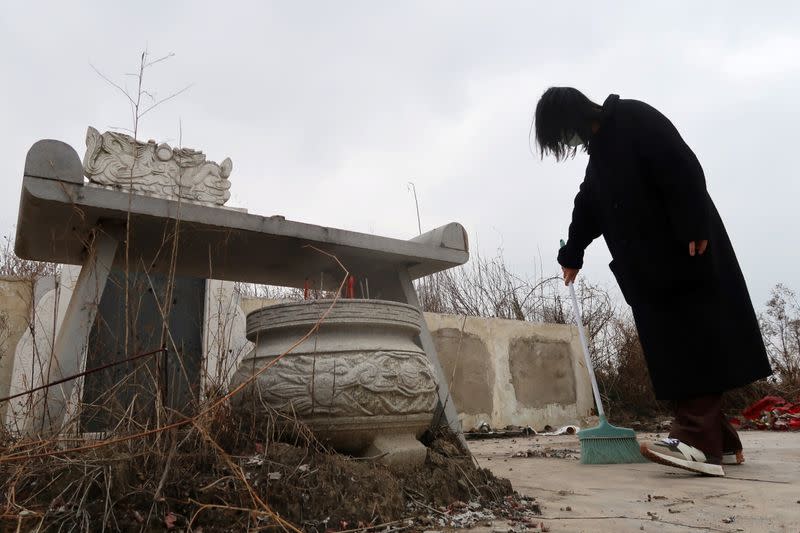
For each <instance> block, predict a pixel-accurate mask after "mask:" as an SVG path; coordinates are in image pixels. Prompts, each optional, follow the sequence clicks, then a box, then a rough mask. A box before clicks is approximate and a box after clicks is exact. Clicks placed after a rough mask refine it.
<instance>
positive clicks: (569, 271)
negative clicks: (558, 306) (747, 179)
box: [561, 267, 580, 285]
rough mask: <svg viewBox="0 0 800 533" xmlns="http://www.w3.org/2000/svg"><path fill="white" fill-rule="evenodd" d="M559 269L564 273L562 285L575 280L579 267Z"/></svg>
mask: <svg viewBox="0 0 800 533" xmlns="http://www.w3.org/2000/svg"><path fill="white" fill-rule="evenodd" d="M561 271H562V272H563V273H564V285H569V284H570V283H573V282H574V281H575V278H577V277H578V272H580V269H579V268H567V267H561Z"/></svg>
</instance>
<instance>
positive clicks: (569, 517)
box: [469, 431, 800, 533]
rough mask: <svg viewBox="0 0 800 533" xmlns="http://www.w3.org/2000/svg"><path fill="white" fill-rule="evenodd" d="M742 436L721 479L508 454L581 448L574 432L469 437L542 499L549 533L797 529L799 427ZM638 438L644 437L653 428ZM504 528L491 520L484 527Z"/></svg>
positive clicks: (482, 457)
mask: <svg viewBox="0 0 800 533" xmlns="http://www.w3.org/2000/svg"><path fill="white" fill-rule="evenodd" d="M663 436H665V435H663V434H662V435H659V437H663ZM741 437H742V442H743V444H744V446H745V455H746V458H747V462H746V463H745V464H744V465H740V466H727V467H725V472H726V476H727V477H725V478H710V477H700V476H694V475H692V474H691V473H689V472H684V471H682V470H678V469H670V468H668V467H664V466H661V465H657V464H650V463H645V464H627V465H582V464H580V463H579V462H578V460H576V459H574V458H571V454H564V453H535V454H534V456H533V457H516V458H515V457H512V455H513V454H514V453H517V452H525V451H526V450H529V449H532V450H534V451H536V450H539V451H541V452H545V451H547V449H548V448H550V449H552V450H562V451H563V450H565V449H566V450H569V449H572V450H576V451H579V450H580V443H579V441H578V439H577V437H575V436H562V437H541V436H536V437H529V438H519V439H497V440H484V441H470V443H469V446H470V448H471V449H472V451H473V453H474V454H475V456H476V458H477V459H478V461H479V462H480V464H481V466H483V467H486V468H489V469H490V470H491V471H492V472H494V473H495V474H496V475H499V476H503V477H506V478H508V479H510V480H511V482H512V484H513V485H514V488H515V489H516V490H517V491H518V492H520V493H522V494H526V495H529V496H534V497H535V498H536V499H537V500H538V501H539V503H540V504H541V506H542V513H543V515H542V516H543V518H542V521H543V522H544V524H545V525H546V526H547V527H548V528H549V530H550V531H551V532H554V533H555V532H587V533H590V532H591V533H599V532H609V533H610V532H615V533H616V532H626V531H631V532H636V531H651V532H692V531H724V532H735V531H746V532H757V533H767V532H793V533H797V532H798V531H800V433H780V432H756V431H746V432H742V433H741ZM638 438H639V441H640V442H642V440H643V439H652V438H656V434H652V433H647V434H640V435H639V436H638ZM541 455H546V456H547V457H538V456H541ZM575 455H577V454H575ZM564 457H566V458H564ZM618 517H624V518H618ZM506 527H507V526H506V525H505V524H501V523H495V524H494V526H493V528H482V529H484V530H486V531H490V530H491V529H495V530H496V529H504V528H506Z"/></svg>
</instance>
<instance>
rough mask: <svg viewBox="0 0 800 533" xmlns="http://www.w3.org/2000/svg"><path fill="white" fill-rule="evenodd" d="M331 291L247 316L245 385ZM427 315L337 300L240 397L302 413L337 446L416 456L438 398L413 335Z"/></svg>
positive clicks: (254, 407)
mask: <svg viewBox="0 0 800 533" xmlns="http://www.w3.org/2000/svg"><path fill="white" fill-rule="evenodd" d="M331 304H332V301H330V300H327V301H326V300H313V301H304V302H292V303H282V304H277V305H271V306H268V307H264V308H261V309H259V310H256V311H253V312H252V313H250V314H249V315H248V316H247V338H248V339H249V340H250V341H252V342H253V343H255V348H254V349H253V351H252V352H251V353H250V354H249V355H248V356H247V357H245V359H244V360H243V361H242V362H241V364H240V366H239V369H238V370H237V372H236V374H235V375H234V377H233V379H232V383H231V386H232V387H234V386H237V385H239V384H240V383H242V382H243V381H244V380H246V379H247V378H248V377H250V376H252V375H253V374H254V373H255V372H257V371H258V369H259V368H261V367H263V366H264V365H265V364H269V363H270V362H271V361H273V360H274V359H275V358H277V357H279V356H280V355H281V354H283V353H284V352H286V351H287V350H289V348H290V347H291V346H292V345H293V344H294V343H296V342H297V341H298V339H300V338H302V337H303V336H304V335H306V334H307V333H308V332H309V330H311V329H312V328H313V326H314V324H316V323H317V321H318V320H319V319H320V317H321V316H322V315H323V314H324V313H325V312H326V311H327V310H328V309H329V308H330V306H331ZM421 321H422V315H421V313H420V312H419V310H418V309H417V308H415V307H412V306H410V305H407V304H403V303H397V302H390V301H382V300H339V301H338V302H336V304H335V305H334V307H333V309H332V310H331V311H330V313H329V314H328V315H327V316H326V318H325V319H324V321H323V322H322V324H321V326H320V327H319V329H318V331H316V332H315V333H314V334H312V335H311V336H310V337H309V338H308V339H307V340H305V341H304V342H302V343H301V344H300V345H298V346H297V347H295V348H294V349H292V350H291V352H290V353H288V354H287V355H285V356H284V357H282V358H281V359H280V360H279V361H277V362H276V363H274V365H273V366H271V367H270V368H269V369H267V370H266V371H265V372H263V373H262V374H261V375H259V376H258V378H257V379H256V380H255V381H253V382H252V383H251V384H249V385H248V386H247V387H246V389H245V390H244V391H242V394H239V395H237V396H236V397H235V406H236V407H237V408H238V409H241V410H243V411H245V412H248V413H251V414H255V415H256V416H258V415H259V414H261V415H264V416H267V415H268V413H269V412H270V411H271V410H276V411H278V412H281V413H285V414H288V415H291V416H296V417H297V418H298V419H300V420H301V421H302V422H304V423H305V424H306V425H308V426H309V427H310V428H311V430H312V431H313V432H314V433H315V435H316V436H317V437H318V438H319V439H320V440H321V441H323V442H325V443H327V444H329V445H330V446H332V447H333V448H334V449H336V450H337V451H340V452H343V453H348V454H353V455H359V456H367V457H371V456H379V457H381V458H382V460H383V461H385V462H388V463H393V464H398V463H399V464H417V463H421V462H422V461H423V460H424V459H425V455H426V450H425V447H424V446H423V445H422V444H421V443H420V442H419V441H418V440H417V438H418V437H419V436H420V435H421V434H422V432H424V431H425V429H427V428H428V427H429V426H430V423H431V420H432V417H433V411H434V408H435V406H436V401H437V394H436V386H437V383H436V378H435V373H434V371H433V368H432V367H431V365H430V363H429V361H428V358H427V357H426V355H425V353H424V352H423V351H422V349H421V348H420V347H419V346H417V344H416V342H415V339H416V336H417V335H418V334H419V332H420V325H421Z"/></svg>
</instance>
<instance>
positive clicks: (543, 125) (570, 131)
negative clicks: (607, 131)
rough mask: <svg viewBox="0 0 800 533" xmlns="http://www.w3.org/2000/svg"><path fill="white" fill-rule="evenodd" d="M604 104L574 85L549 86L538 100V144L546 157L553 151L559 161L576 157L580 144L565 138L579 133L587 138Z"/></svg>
mask: <svg viewBox="0 0 800 533" xmlns="http://www.w3.org/2000/svg"><path fill="white" fill-rule="evenodd" d="M601 110H602V107H600V106H599V105H597V104H595V103H594V102H592V101H591V100H589V99H588V98H587V97H586V95H584V94H583V93H582V92H580V91H579V90H578V89H574V88H572V87H550V88H549V89H547V90H546V91H545V92H544V94H543V95H542V97H541V98H539V103H538V104H536V115H535V124H536V144H538V145H539V153H540V154H541V157H542V158H544V156H545V155H547V154H552V155H553V157H555V158H556V161H563V160H564V159H566V158H568V157H574V156H575V153H576V152H577V147H571V146H568V145H567V144H565V142H564V141H565V140H568V139H570V138H571V137H572V136H573V135H575V134H577V135H578V136H579V137H580V138H581V139H582V140H583V141H584V145H583V149H584V150H585V149H586V144H585V143H586V142H587V141H588V140H589V138H590V137H591V136H592V120H598V119H599V118H600V113H601Z"/></svg>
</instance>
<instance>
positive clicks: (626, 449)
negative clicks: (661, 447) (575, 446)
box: [578, 416, 647, 465]
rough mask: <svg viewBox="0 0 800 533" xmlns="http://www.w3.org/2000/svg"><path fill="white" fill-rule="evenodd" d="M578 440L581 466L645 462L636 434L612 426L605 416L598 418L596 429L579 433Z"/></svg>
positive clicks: (630, 430) (629, 430)
mask: <svg viewBox="0 0 800 533" xmlns="http://www.w3.org/2000/svg"><path fill="white" fill-rule="evenodd" d="M578 438H579V439H580V441H581V463H583V464H586V465H607V464H622V463H646V462H647V459H645V458H644V456H642V453H641V452H640V451H639V443H638V442H636V432H635V431H633V430H632V429H627V428H618V427H616V426H612V425H611V424H609V423H608V420H606V417H605V416H601V417H600V424H599V425H598V426H597V427H593V428H588V429H583V430H581V431H579V432H578Z"/></svg>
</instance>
